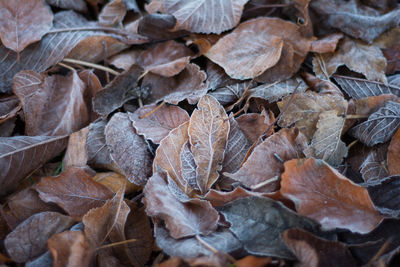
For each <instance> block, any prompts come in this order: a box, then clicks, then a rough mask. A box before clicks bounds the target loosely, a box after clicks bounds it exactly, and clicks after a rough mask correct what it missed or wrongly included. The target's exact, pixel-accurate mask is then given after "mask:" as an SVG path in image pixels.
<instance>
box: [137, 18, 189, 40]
mask: <svg viewBox="0 0 400 267" xmlns="http://www.w3.org/2000/svg"><path fill="white" fill-rule="evenodd" d="M175 25H176V18H175V17H174V16H172V15H170V14H158V13H154V14H148V15H145V16H143V17H142V19H140V21H139V25H138V29H137V31H138V33H139V34H141V35H143V36H146V37H148V38H150V39H151V40H154V41H164V40H170V39H174V38H178V37H182V36H184V35H187V34H189V33H188V32H186V31H176V32H171V31H170V30H171V29H173V28H174V27H175Z"/></svg>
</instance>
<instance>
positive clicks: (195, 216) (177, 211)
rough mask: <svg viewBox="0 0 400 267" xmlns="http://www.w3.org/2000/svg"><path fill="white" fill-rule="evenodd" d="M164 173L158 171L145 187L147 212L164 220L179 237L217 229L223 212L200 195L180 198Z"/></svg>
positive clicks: (175, 235)
mask: <svg viewBox="0 0 400 267" xmlns="http://www.w3.org/2000/svg"><path fill="white" fill-rule="evenodd" d="M161 175H162V174H160V173H158V172H157V173H155V174H154V175H153V176H152V177H151V178H150V179H149V181H148V182H147V184H146V187H145V188H144V198H143V203H144V204H145V206H146V213H147V215H148V216H150V217H153V218H157V219H161V220H163V221H164V222H165V225H166V228H167V229H168V230H169V234H170V235H171V237H173V238H175V239H178V238H182V237H189V236H195V235H200V234H201V235H209V234H211V233H212V232H214V231H215V230H216V229H217V223H218V219H219V215H218V212H217V211H216V210H215V209H214V208H213V207H212V206H211V204H210V203H209V202H208V201H206V200H200V199H190V200H189V201H188V202H185V203H182V202H180V201H179V200H178V199H176V198H175V196H174V194H173V193H172V192H171V191H170V189H169V188H168V185H167V182H166V179H165V178H164V177H162V176H161Z"/></svg>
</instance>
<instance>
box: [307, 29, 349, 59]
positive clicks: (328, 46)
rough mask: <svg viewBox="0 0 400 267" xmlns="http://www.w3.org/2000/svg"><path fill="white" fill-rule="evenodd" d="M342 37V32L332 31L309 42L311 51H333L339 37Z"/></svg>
mask: <svg viewBox="0 0 400 267" xmlns="http://www.w3.org/2000/svg"><path fill="white" fill-rule="evenodd" d="M342 38H343V34H342V33H332V34H329V35H327V36H325V37H323V38H321V39H319V40H316V41H313V42H312V43H311V49H310V50H311V52H314V53H320V54H323V53H333V52H335V50H336V46H337V44H338V42H339V40H340V39H342Z"/></svg>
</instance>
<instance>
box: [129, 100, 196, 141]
mask: <svg viewBox="0 0 400 267" xmlns="http://www.w3.org/2000/svg"><path fill="white" fill-rule="evenodd" d="M155 109H157V110H156V111H154V112H153V110H155ZM150 112H153V113H151V114H150ZM148 114H150V115H148ZM143 116H146V117H144V118H142V117H143ZM129 119H130V120H131V121H132V122H133V127H134V128H135V129H136V131H137V133H138V134H140V135H143V136H144V137H145V138H146V139H149V140H151V141H152V142H153V143H155V144H159V143H160V141H161V140H162V139H163V138H164V137H166V136H167V135H168V134H169V132H170V131H171V130H172V129H175V128H176V127H178V126H179V125H181V124H182V123H185V122H186V121H189V115H188V113H187V112H186V110H184V109H182V108H180V107H177V106H169V105H163V106H162V107H161V108H158V106H157V105H146V106H143V107H141V108H139V109H137V110H136V111H135V112H134V113H133V114H130V115H129Z"/></svg>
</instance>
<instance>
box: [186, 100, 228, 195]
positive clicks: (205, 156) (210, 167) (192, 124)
mask: <svg viewBox="0 0 400 267" xmlns="http://www.w3.org/2000/svg"><path fill="white" fill-rule="evenodd" d="M188 134H189V140H190V144H191V148H192V152H193V156H194V161H195V162H196V165H197V169H196V172H197V173H196V180H197V184H198V186H199V188H200V191H201V193H202V194H205V193H206V192H207V190H208V189H210V188H211V187H212V185H213V184H214V183H215V182H216V181H217V179H218V177H219V173H218V172H219V171H221V169H222V162H223V160H224V153H225V147H226V144H227V140H228V134H229V121H228V116H227V115H226V112H225V110H224V108H223V107H222V106H221V105H220V104H219V103H218V101H217V100H216V99H215V98H214V97H212V96H207V95H206V96H204V97H202V98H201V99H200V101H199V103H198V105H197V109H196V110H194V111H193V113H192V116H191V117H190V121H189V128H188Z"/></svg>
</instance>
